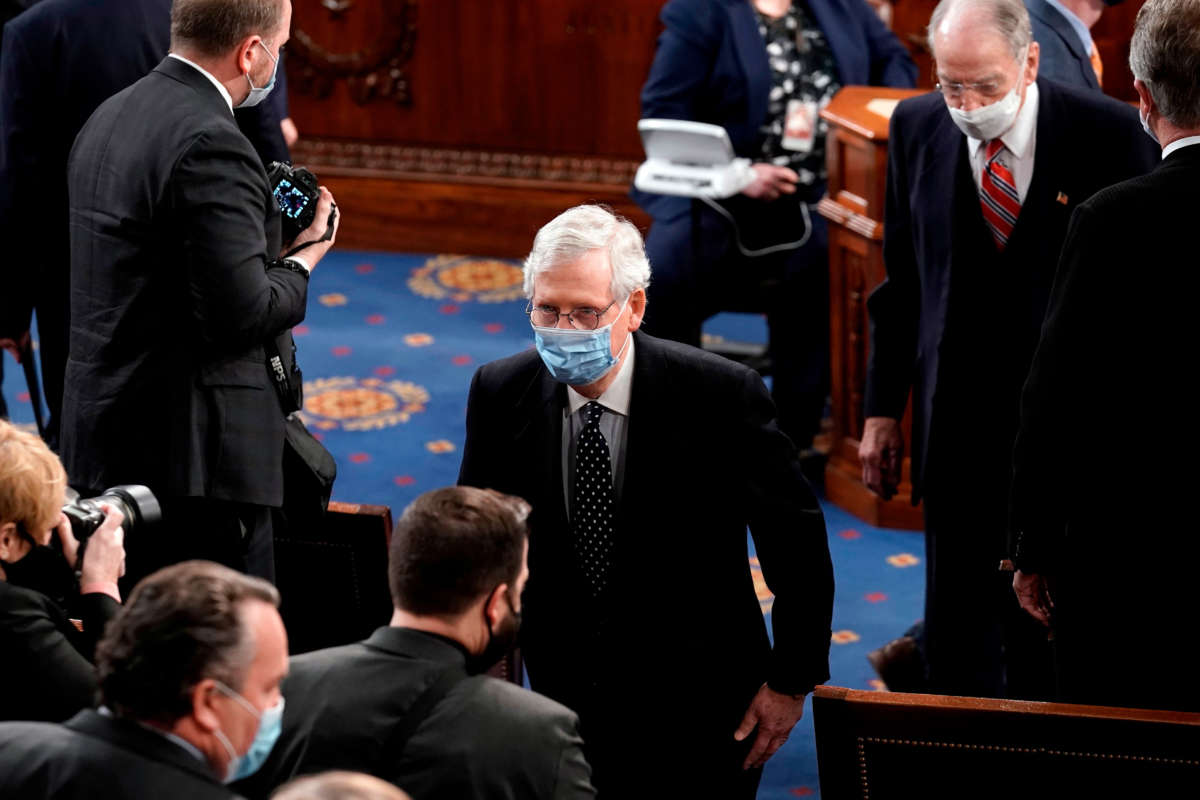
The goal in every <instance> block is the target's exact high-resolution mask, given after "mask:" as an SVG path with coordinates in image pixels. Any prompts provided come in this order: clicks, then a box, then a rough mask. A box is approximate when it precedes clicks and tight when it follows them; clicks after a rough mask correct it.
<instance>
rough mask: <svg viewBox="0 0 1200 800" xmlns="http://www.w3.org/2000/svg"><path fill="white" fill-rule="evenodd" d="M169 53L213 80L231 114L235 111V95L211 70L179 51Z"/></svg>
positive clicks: (210, 80)
mask: <svg viewBox="0 0 1200 800" xmlns="http://www.w3.org/2000/svg"><path fill="white" fill-rule="evenodd" d="M167 55H169V56H170V57H171V58H177V59H179V60H180V61H182V62H183V63H185V64H187V65H188V66H189V67H191V68H192V69H196V70H199V71H200V74H201V75H203V76H204V77H206V78H208V80H209V82H211V83H212V85H213V86H215V87H217V91H218V92H220V93H221V97H224V98H225V105H227V106H229V113H230V114H232V113H233V97H231V96H230V94H229V90H228V89H226V88H225V86H224V85H223V84H222V83H221V82H220V81H219V80H217V79H216V78H215V77H213V74H212V73H211V72H209V71H208V70H206V69H205V68H204V67H202V66H200V65H199V64H197V63H196V62H195V61H189V60H187V59H186V58H184V57H183V56H181V55H179V54H178V53H167Z"/></svg>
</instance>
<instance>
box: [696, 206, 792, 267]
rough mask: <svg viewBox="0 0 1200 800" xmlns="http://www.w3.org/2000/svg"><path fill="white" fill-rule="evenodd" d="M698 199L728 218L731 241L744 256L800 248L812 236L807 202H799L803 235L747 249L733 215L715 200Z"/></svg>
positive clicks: (755, 255)
mask: <svg viewBox="0 0 1200 800" xmlns="http://www.w3.org/2000/svg"><path fill="white" fill-rule="evenodd" d="M700 199H701V200H703V201H704V202H705V203H706V204H707V205H708V206H709V208H711V209H712V210H713V211H716V212H717V213H718V214H720V215H721V216H723V217H724V218H725V219H727V220H729V224H730V225H732V226H733V241H734V243H735V244H737V248H738V250H739V251H741V253H742V255H744V256H746V257H747V258H758V257H759V256H766V255H770V254H771V253H780V252H782V251H784V250H796V249H798V248H801V247H803V246H804V245H806V244H808V239H809V237H810V236H812V217H810V216H809V214H808V203H805V202H801V203H800V216H802V217H804V235H803V236H801V237H800V238H799V239H797V240H796V241H794V242H783V243H782V244H773V245H771V246H770V247H763V248H761V249H759V250H747V249H746V246H745V245H744V244H742V234H741V231H740V230H739V229H738V224H737V220H735V219H734V218H733V215H732V214H730V213H729V211H728V210H726V209H725V207H724V206H722V205H721V204H720V203H717V202H715V201H714V200H712V199H711V198H708V197H701V198H700Z"/></svg>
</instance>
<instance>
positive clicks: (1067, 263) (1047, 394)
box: [1010, 205, 1126, 573]
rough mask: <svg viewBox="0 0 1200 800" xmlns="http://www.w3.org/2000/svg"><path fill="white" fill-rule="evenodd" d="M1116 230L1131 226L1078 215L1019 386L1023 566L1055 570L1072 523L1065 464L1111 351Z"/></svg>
mask: <svg viewBox="0 0 1200 800" xmlns="http://www.w3.org/2000/svg"><path fill="white" fill-rule="evenodd" d="M1113 234H1115V235H1117V236H1124V235H1126V232H1125V231H1124V229H1122V228H1121V227H1120V226H1115V227H1114V226H1112V225H1107V226H1106V225H1104V224H1101V223H1100V221H1099V220H1098V219H1097V218H1096V215H1095V213H1094V212H1092V211H1091V209H1090V207H1089V206H1087V205H1083V206H1080V207H1079V208H1077V209H1076V210H1075V213H1074V214H1073V215H1072V217H1071V222H1070V225H1069V226H1068V228H1067V235H1066V239H1065V240H1064V242H1063V250H1062V257H1061V259H1060V260H1059V266H1058V272H1057V274H1056V276H1055V280H1054V287H1053V289H1052V292H1051V295H1050V303H1049V306H1048V308H1047V310H1046V319H1045V322H1044V324H1043V325H1042V334H1041V339H1040V341H1039V343H1038V347H1037V351H1036V352H1035V353H1034V357H1033V363H1032V365H1031V367H1030V370H1029V376H1028V378H1027V379H1026V381H1025V388H1024V390H1023V391H1022V394H1021V422H1020V428H1019V430H1018V433H1017V439H1016V444H1015V446H1014V448H1013V483H1012V490H1011V491H1012V496H1011V497H1012V499H1011V521H1010V524H1011V526H1012V530H1013V531H1014V532H1015V541H1014V548H1013V553H1012V555H1013V561H1014V562H1015V564H1016V566H1017V567H1018V568H1019V569H1021V570H1022V571H1023V572H1035V573H1045V572H1052V571H1053V568H1054V561H1055V558H1056V553H1057V550H1058V546H1059V544H1060V543H1061V540H1062V535H1063V532H1064V530H1065V527H1066V503H1067V500H1068V498H1069V496H1070V494H1069V492H1067V491H1065V489H1066V486H1065V485H1064V480H1065V478H1066V475H1065V474H1064V471H1063V469H1062V466H1061V465H1062V464H1066V463H1070V462H1071V461H1072V460H1073V454H1075V453H1078V452H1080V451H1079V449H1078V443H1079V436H1080V435H1081V434H1082V432H1081V431H1080V429H1079V427H1078V424H1077V423H1078V420H1079V419H1080V417H1081V414H1082V410H1083V409H1087V408H1089V407H1091V406H1092V405H1093V403H1091V402H1089V397H1090V396H1092V391H1091V389H1090V387H1095V386H1097V381H1096V376H1098V375H1103V374H1104V373H1105V361H1106V358H1107V357H1108V354H1107V353H1105V352H1101V351H1104V350H1105V348H1104V346H1103V345H1102V344H1101V343H1102V342H1103V341H1104V331H1105V329H1106V323H1105V320H1104V319H1103V317H1104V314H1102V313H1098V312H1097V309H1098V308H1099V307H1102V306H1103V305H1104V301H1103V299H1102V298H1103V288H1104V278H1103V275H1104V273H1105V271H1106V269H1105V265H1106V264H1108V263H1110V259H1112V254H1113V253H1114V252H1115V251H1116V250H1119V247H1120V245H1119V243H1114V242H1112V241H1111V236H1112V235H1113ZM1114 263H1126V262H1124V261H1120V260H1117V261H1115V262H1114ZM1115 302H1116V303H1117V306H1118V307H1119V306H1121V305H1122V303H1120V302H1119V301H1115ZM1109 305H1111V304H1109ZM1108 366H1109V369H1111V364H1109V365H1108ZM1100 385H1103V384H1100Z"/></svg>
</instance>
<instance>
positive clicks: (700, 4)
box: [633, 0, 917, 221]
mask: <svg viewBox="0 0 1200 800" xmlns="http://www.w3.org/2000/svg"><path fill="white" fill-rule="evenodd" d="M806 7H807V9H808V10H809V11H810V12H811V13H812V16H813V18H814V19H815V20H816V22H817V25H818V26H820V28H821V32H822V33H824V34H825V38H826V39H828V40H829V46H830V48H831V49H832V50H833V58H834V62H835V63H836V64H837V69H838V76H839V77H840V79H841V82H842V85H844V86H848V85H851V84H871V85H875V86H905V87H909V86H913V85H914V81H915V80H916V77H917V68H916V65H914V64H913V62H912V59H911V58H910V57H909V55H908V51H907V50H906V49H905V48H904V45H902V44H900V41H899V40H898V39H897V38H896V37H895V36H894V35H893V34H892V33H891V32H890V31H889V30H888V29H887V28H886V27H884V25H883V23H882V22H881V21H880V20H879V17H878V16H877V15H876V14H875V12H874V11H873V10H872V9H871V7H870V6H868V5H867V4H866V3H865V2H864V0H807V2H806ZM661 16H662V22H663V25H665V26H666V29H665V30H664V31H663V33H662V35H661V36H660V37H659V39H658V50H657V51H656V53H655V56H654V63H653V64H652V65H651V66H650V75H649V76H648V77H647V78H646V84H645V86H643V87H642V117H643V118H662V119H687V120H693V121H696V122H709V123H712V124H714V125H720V126H722V127H723V128H725V130H727V131H728V132H729V138H730V140H731V141H732V142H733V148H734V150H735V151H736V152H737V154H738V155H739V156H743V157H746V158H752V159H757V157H758V156H759V155H760V149H761V147H762V132H761V131H760V130H759V129H760V127H761V126H762V124H763V120H764V118H765V117H766V115H767V95H768V93H769V92H770V89H771V70H770V66H769V65H768V64H767V48H766V44H765V43H764V42H763V38H762V36H761V35H759V32H758V20H757V17H756V16H755V13H754V7H753V6H752V5H751V3H750V0H671V2H669V3H667V4H666V5H665V6H664V7H663V10H662V15H661ZM633 197H634V199H635V200H636V201H637V203H638V205H640V206H641V207H642V208H644V209H645V210H646V212H647V213H649V214H650V216H652V217H654V218H655V220H656V221H663V220H669V219H672V218H675V217H678V216H680V215H682V214H684V213H685V212H687V210H688V209H689V208H691V201H690V200H689V199H688V198H684V197H672V196H669V195H659V194H647V193H645V192H642V191H640V190H637V189H634V190H633Z"/></svg>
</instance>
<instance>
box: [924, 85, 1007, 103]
mask: <svg viewBox="0 0 1200 800" xmlns="http://www.w3.org/2000/svg"><path fill="white" fill-rule="evenodd" d="M934 88H935V89H937V90H938V91H939V92H941V93H942V96H943V97H945V98H946V99H947V100H961V99H962V96H963V93H964V92H974V93H975V94H977V95H979V96H980V97H984V98H992V97H999V96H1000V95H1001V94H1003V93H1004V85H1003V84H1001V83H1000V82H999V81H981V82H979V83H958V82H956V81H951V82H949V83H941V82H940V81H939V82H938V83H935V84H934Z"/></svg>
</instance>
